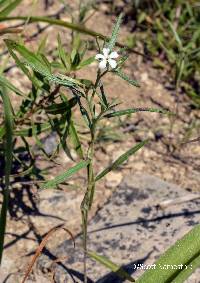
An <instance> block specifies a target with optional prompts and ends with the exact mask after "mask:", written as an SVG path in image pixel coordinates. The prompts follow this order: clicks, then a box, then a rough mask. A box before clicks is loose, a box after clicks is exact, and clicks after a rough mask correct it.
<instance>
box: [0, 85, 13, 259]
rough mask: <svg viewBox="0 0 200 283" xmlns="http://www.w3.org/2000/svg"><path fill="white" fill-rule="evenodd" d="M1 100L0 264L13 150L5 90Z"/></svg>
mask: <svg viewBox="0 0 200 283" xmlns="http://www.w3.org/2000/svg"><path fill="white" fill-rule="evenodd" d="M0 95H1V97H2V100H3V107H4V117H5V141H4V145H5V150H4V153H5V187H4V189H3V203H2V207H1V216H0V262H1V260H2V255H3V245H4V236H5V231H6V217H7V210H8V202H9V184H10V174H11V167H12V150H13V115H12V108H11V104H10V100H9V97H8V96H7V94H6V93H5V90H4V89H3V90H0Z"/></svg>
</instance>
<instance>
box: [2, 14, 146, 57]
mask: <svg viewBox="0 0 200 283" xmlns="http://www.w3.org/2000/svg"><path fill="white" fill-rule="evenodd" d="M27 18H29V16H23V17H22V16H21V17H20V16H15V17H0V22H7V21H13V20H21V21H26V20H27ZM37 22H44V23H49V24H52V25H57V26H62V27H65V28H69V29H72V30H75V31H78V32H81V33H84V34H88V35H91V36H93V37H98V38H100V39H102V40H106V41H107V40H109V37H108V36H105V35H103V34H101V33H98V32H96V31H93V30H91V29H88V28H85V27H84V26H83V25H79V24H74V23H70V22H67V21H62V20H58V19H54V18H52V17H51V16H49V17H36V16H33V17H30V18H29V22H28V24H30V23H37ZM116 46H118V47H126V48H127V50H128V51H129V52H133V53H135V54H137V55H140V56H143V57H146V58H149V57H148V56H147V55H145V54H143V53H141V52H138V51H136V50H134V49H133V48H130V47H128V46H126V45H124V44H121V43H120V42H116ZM149 59H151V58H149Z"/></svg>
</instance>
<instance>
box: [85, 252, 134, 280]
mask: <svg viewBox="0 0 200 283" xmlns="http://www.w3.org/2000/svg"><path fill="white" fill-rule="evenodd" d="M87 253H88V255H89V256H90V257H91V258H92V259H94V260H96V261H98V262H99V263H101V264H102V265H104V266H105V267H107V268H108V269H110V270H111V271H112V272H115V273H116V274H117V275H118V276H119V277H120V278H122V279H126V280H128V281H130V282H135V279H134V278H132V277H131V276H130V275H129V274H128V272H126V271H125V270H124V269H123V268H122V267H120V266H118V265H117V264H115V263H113V262H112V261H111V260H110V259H108V258H106V257H105V256H102V255H98V254H96V253H95V252H92V251H88V252H87Z"/></svg>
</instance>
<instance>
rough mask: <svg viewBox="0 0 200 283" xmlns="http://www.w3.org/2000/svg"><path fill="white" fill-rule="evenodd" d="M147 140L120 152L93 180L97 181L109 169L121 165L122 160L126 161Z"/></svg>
mask: <svg viewBox="0 0 200 283" xmlns="http://www.w3.org/2000/svg"><path fill="white" fill-rule="evenodd" d="M147 142H148V140H145V141H142V142H140V143H138V144H137V145H135V146H134V147H132V148H131V149H129V150H128V151H126V152H125V153H124V154H122V155H121V156H120V157H119V158H117V159H116V160H115V161H114V162H113V163H112V164H111V165H110V166H108V167H107V168H105V169H104V170H103V171H102V172H101V173H99V174H98V175H97V176H96V178H95V181H99V180H100V179H101V178H103V177H104V176H105V175H106V174H108V173H109V172H110V171H112V170H115V169H116V168H117V167H118V166H119V165H121V164H122V163H123V162H124V161H126V160H127V159H128V158H129V157H130V156H131V155H133V154H134V153H135V152H136V151H138V150H139V149H140V148H142V147H143V146H144V145H145V144H146V143H147Z"/></svg>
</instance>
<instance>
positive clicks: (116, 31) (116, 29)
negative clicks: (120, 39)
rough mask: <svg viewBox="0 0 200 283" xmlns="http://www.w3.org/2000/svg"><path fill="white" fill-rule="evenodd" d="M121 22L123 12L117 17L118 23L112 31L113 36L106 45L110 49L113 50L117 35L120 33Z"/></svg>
mask: <svg viewBox="0 0 200 283" xmlns="http://www.w3.org/2000/svg"><path fill="white" fill-rule="evenodd" d="M121 22H122V14H120V15H119V17H118V18H117V21H116V24H115V26H114V28H113V31H112V35H111V38H110V40H109V42H108V44H107V45H106V47H107V48H109V49H110V50H112V49H113V48H114V46H115V43H116V41H117V36H118V33H119V29H120V25H121Z"/></svg>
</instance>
